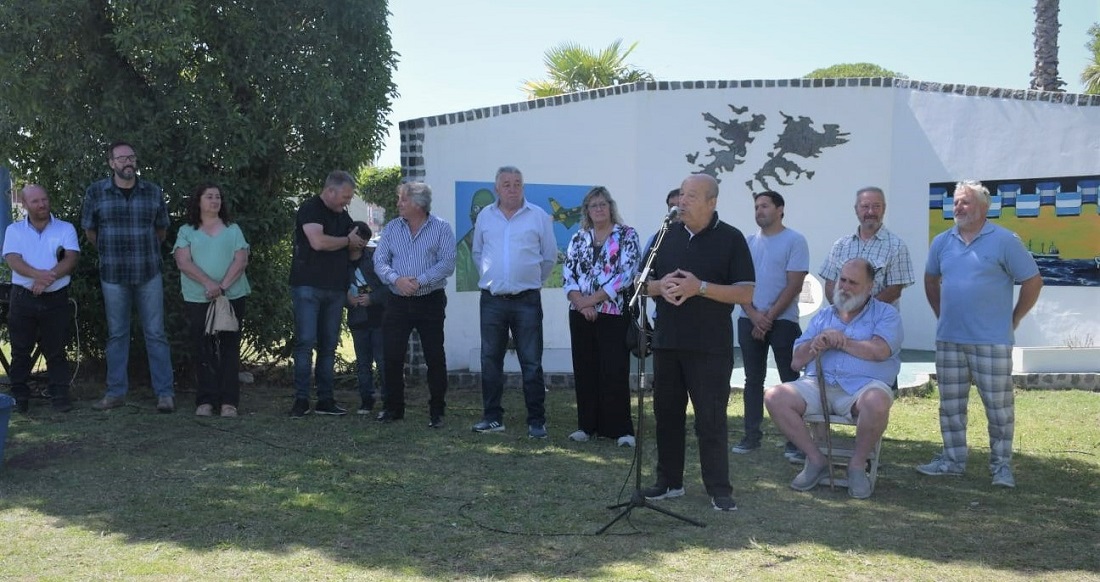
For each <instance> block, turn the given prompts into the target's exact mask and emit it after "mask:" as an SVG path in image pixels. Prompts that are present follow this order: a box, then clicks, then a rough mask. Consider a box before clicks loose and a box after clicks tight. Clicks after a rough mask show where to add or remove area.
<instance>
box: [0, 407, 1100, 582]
mask: <svg viewBox="0 0 1100 582" xmlns="http://www.w3.org/2000/svg"><path fill="white" fill-rule="evenodd" d="M286 392H287V390H285V389H263V388H258V389H257V388H253V389H250V391H249V392H248V393H247V394H246V396H245V401H244V402H243V405H242V408H241V409H242V412H245V413H246V416H245V417H243V418H240V419H237V420H222V419H218V418H211V419H198V418H195V417H194V416H191V415H190V414H188V408H187V407H186V406H181V412H179V413H177V414H175V415H158V414H156V413H155V412H154V411H153V403H152V401H151V400H147V401H143V402H138V403H136V404H134V405H130V406H127V407H125V408H122V409H117V410H113V411H110V412H107V413H99V412H95V411H92V410H90V409H88V408H87V404H88V403H83V404H84V406H82V407H81V408H80V409H78V410H77V411H74V412H73V413H70V414H68V415H51V414H50V413H49V412H46V411H44V410H42V411H40V409H36V410H35V411H34V412H32V414H31V415H30V416H28V417H18V418H16V419H14V420H13V423H12V426H11V431H10V433H9V439H8V460H7V464H6V466H5V468H4V469H3V471H2V473H0V487H2V495H0V512H2V511H3V510H6V509H8V508H15V507H23V508H27V509H31V510H34V511H37V512H41V513H43V514H46V515H48V516H52V517H54V518H57V519H59V520H61V522H62V524H60V525H64V526H75V527H77V528H80V529H83V530H86V531H88V532H94V533H102V534H104V535H105V536H106V534H113V535H114V536H120V537H121V538H122V539H124V540H125V541H126V542H127V543H137V542H145V541H156V542H165V543H172V544H176V545H178V546H179V547H182V548H185V549H190V550H194V551H197V552H200V553H203V552H209V551H224V550H226V549H230V550H240V551H249V552H265V553H268V554H270V555H271V556H272V559H281V558H282V557H284V556H286V555H287V554H288V553H293V552H296V551H298V550H301V549H311V550H314V551H317V552H320V553H322V554H324V555H325V556H327V557H328V558H329V559H331V560H334V561H337V562H341V563H345V564H348V565H350V566H353V567H356V568H365V569H380V570H383V571H388V572H394V573H402V574H404V575H414V576H427V577H439V578H453V577H456V576H457V577H514V576H520V577H523V576H529V577H536V578H544V577H553V576H577V577H597V578H605V577H614V576H617V575H618V576H623V577H625V578H636V577H639V576H642V575H643V574H645V573H646V572H650V571H652V570H655V569H658V568H667V567H668V563H669V561H670V560H673V561H674V560H676V559H677V558H676V555H677V554H681V553H683V554H685V555H688V556H690V555H693V552H694V551H695V550H706V551H708V553H707V554H706V555H707V556H708V557H706V558H700V559H707V560H710V559H713V551H716V550H717V551H721V552H722V555H729V556H731V559H730V560H729V561H728V564H729V569H728V572H729V573H730V574H731V575H734V574H736V573H737V572H738V571H740V572H741V573H744V574H746V575H748V574H751V572H752V568H758V567H769V566H770V567H776V566H780V567H784V568H790V567H794V566H797V565H798V564H799V563H802V564H814V563H817V562H820V561H821V560H822V556H821V551H822V549H823V548H824V549H826V550H828V552H829V553H828V554H827V556H828V557H827V558H826V562H828V561H830V560H832V561H836V562H837V563H838V564H840V565H841V566H842V567H843V568H844V569H847V568H849V567H850V568H859V567H862V566H863V565H865V564H866V561H867V560H872V561H876V562H877V561H881V560H883V559H885V560H887V562H886V564H887V568H886V570H884V571H885V572H890V571H891V570H890V568H891V567H893V568H897V569H896V570H894V571H893V572H894V574H893V576H903V575H905V573H906V568H907V567H910V566H911V564H912V562H907V561H906V560H905V559H906V558H912V559H916V560H921V561H925V562H930V563H945V564H951V563H957V564H965V565H969V566H973V565H975V564H980V565H981V566H983V567H987V568H993V569H1003V570H1010V571H1015V572H1018V573H1033V572H1050V573H1057V572H1068V571H1089V572H1096V571H1100V557H1098V553H1097V552H1096V546H1095V544H1096V542H1095V539H1096V532H1097V531H1100V527H1098V526H1100V501H1098V500H1100V489H1098V485H1097V482H1098V481H1100V479H1098V477H1100V471H1098V464H1097V462H1096V459H1095V458H1094V457H1093V458H1077V457H1075V456H1073V455H1067V454H1029V453H1020V454H1017V456H1016V470H1017V481H1018V483H1019V485H1020V487H1019V488H1018V489H1016V490H1010V491H1005V490H1000V489H994V488H993V487H991V486H990V483H989V477H988V472H987V471H986V470H985V464H986V463H987V462H988V456H983V455H982V453H981V450H978V451H975V452H974V453H973V454H972V457H971V461H970V468H969V470H968V471H967V474H966V475H965V476H963V477H958V478H946V477H945V478H931V477H924V476H921V475H919V474H917V473H916V472H915V471H914V470H913V468H912V467H913V466H914V465H915V464H917V463H919V462H924V461H927V458H928V457H929V456H930V455H931V454H932V453H933V452H935V451H936V450H937V449H938V447H939V440H938V432H935V431H936V429H935V427H934V426H931V425H932V424H933V423H934V422H935V421H934V416H927V417H926V418H922V419H921V420H920V421H919V422H920V423H921V424H924V425H929V426H927V427H923V426H922V428H921V430H918V431H916V433H915V434H916V435H917V436H908V435H909V433H910V432H912V431H909V430H907V429H906V428H905V427H902V429H901V430H900V431H899V432H902V433H904V434H906V436H904V437H900V438H898V437H895V438H893V439H891V440H888V442H887V443H885V444H884V446H883V457H884V462H883V464H882V467H881V469H880V471H881V472H880V478H879V482H878V485H877V488H876V491H875V495H874V497H873V498H872V499H871V500H870V501H854V500H850V499H849V498H848V497H847V494H846V492H845V491H843V490H836V491H830V490H829V489H828V488H827V487H824V488H818V489H817V490H815V491H813V492H810V493H797V492H794V491H791V490H790V489H789V488H788V487H787V483H788V482H789V480H790V479H791V478H793V477H794V475H795V473H797V471H798V468H796V467H793V466H791V465H789V464H787V463H786V462H785V461H784V460H783V459H782V457H781V450H782V449H781V448H779V447H780V446H781V442H782V439H781V438H780V437H779V436H778V435H776V434H769V435H767V439H766V444H765V447H764V448H763V449H761V450H759V451H756V452H754V453H753V454H750V455H744V456H734V457H733V458H732V459H731V476H732V481H733V485H734V493H735V498H736V499H737V501H738V503H739V505H740V506H741V508H740V510H739V511H738V512H735V513H732V514H724V513H719V512H715V511H713V510H711V509H710V505H709V500H708V499H707V497H706V495H705V492H704V491H703V489H702V485H701V483H700V478H699V469H698V464H697V451H696V449H695V448H694V439H693V438H689V439H688V442H689V448H690V450H689V452H688V460H689V464H688V467H687V471H686V475H685V479H686V487H687V488H688V495H687V496H685V497H684V498H681V499H677V500H670V501H665V502H661V503H664V504H666V506H667V507H668V508H670V509H672V510H674V511H676V512H679V513H682V514H684V515H686V516H688V517H692V518H695V519H698V520H701V521H703V522H704V523H706V524H708V527H707V528H705V529H699V528H695V527H692V526H690V525H687V524H684V523H681V522H679V521H676V520H673V519H670V518H668V517H666V516H663V515H660V514H659V513H657V512H650V511H647V510H637V511H635V512H634V513H633V514H632V515H631V517H630V518H629V519H628V520H624V521H623V522H620V523H619V524H616V526H615V527H614V528H613V529H612V530H611V532H610V533H611V534H612V535H609V536H603V537H592V534H593V532H595V531H596V530H597V529H599V528H600V527H601V526H602V525H604V524H606V523H607V522H608V521H610V520H611V519H612V518H613V517H614V516H615V515H617V512H615V511H610V510H608V509H607V508H606V506H607V505H609V504H611V503H615V502H617V501H620V500H624V499H626V498H628V497H629V494H630V491H631V490H632V488H633V483H634V480H633V477H630V476H629V475H628V472H629V469H630V466H631V462H632V459H633V454H632V451H631V450H630V449H621V448H618V447H616V446H614V442H613V441H608V440H606V439H600V440H598V441H595V442H590V443H583V444H582V443H572V442H569V441H568V440H567V439H566V435H568V434H569V432H571V431H572V430H573V429H574V427H573V423H574V419H575V411H574V409H573V407H572V405H573V397H572V394H568V393H564V392H554V393H551V394H549V395H548V399H547V405H548V409H549V413H550V415H549V417H550V421H551V424H550V427H549V428H550V431H551V438H550V439H548V440H546V441H536V440H529V439H527V438H526V430H525V427H523V426H522V422H521V420H520V419H521V418H522V417H523V413H522V409H523V406H522V396H521V395H520V394H519V393H518V391H509V393H508V394H507V395H506V399H505V406H506V407H507V408H508V414H507V416H506V422H507V423H510V424H509V428H508V431H507V432H505V433H502V434H490V435H478V434H474V433H471V432H470V431H469V426H470V425H471V424H472V423H473V422H475V421H476V420H477V419H478V418H479V416H480V394H478V393H474V392H454V393H452V394H450V395H449V396H448V399H449V403H450V406H451V407H450V409H449V413H448V417H447V426H446V427H445V428H443V429H442V430H430V429H428V428H427V416H426V412H425V409H426V405H425V404H424V402H423V401H422V400H421V401H413V402H411V403H410V405H409V409H408V413H407V415H406V420H404V421H402V422H398V423H394V424H390V425H380V424H378V423H376V422H374V421H373V420H370V418H369V417H362V416H355V415H349V416H348V417H345V418H332V417H327V418H325V417H312V416H310V417H307V418H305V419H302V420H293V421H292V420H289V419H287V418H286V417H285V410H286V409H287V408H289V404H290V400H289V399H288V398H286V397H285V394H286ZM420 392H423V390H420V389H412V390H410V393H411V394H419V393H420ZM339 395H340V396H343V397H344V399H345V402H348V403H351V402H352V394H351V393H342V394H339ZM919 400H928V401H929V402H931V404H929V403H923V402H922V403H919V404H918V406H917V408H918V410H916V411H915V412H913V411H911V413H912V414H926V415H934V412H929V411H934V408H935V404H934V400H933V399H919ZM740 408H741V402H740V400H739V399H734V400H733V401H732V402H731V406H730V411H731V417H730V427H731V430H732V431H733V432H736V429H737V428H739V427H740V424H741V418H740V415H739V413H740ZM899 416H900V418H898V419H896V420H895V423H900V424H917V422H915V421H912V420H910V419H908V418H906V417H905V416H904V415H899ZM972 417H973V415H972ZM972 422H973V418H972ZM511 423H515V424H514V425H513V424H511ZM652 427H653V424H652V417H651V416H650V417H648V418H647V431H649V432H650V434H651V431H652ZM1090 430H1091V431H1092V441H1091V442H1092V454H1095V451H1096V450H1097V444H1098V442H1100V429H1098V428H1097V427H1096V426H1093V427H1091V429H1090ZM891 431H894V428H893V427H892V428H891ZM921 431H924V432H923V433H922V432H921ZM983 433H984V428H983V429H980V430H979V429H978V428H977V427H972V429H971V440H972V444H974V439H975V437H978V438H979V439H981V438H982V437H983V436H984V435H983ZM888 434H893V432H891V433H888ZM646 436H647V437H648V436H649V435H646ZM736 436H737V435H736V434H735V435H733V436H731V442H736ZM644 452H645V457H646V460H645V466H644V467H643V468H642V469H643V471H644V475H645V476H646V477H647V479H646V480H644V484H648V483H649V478H650V477H651V476H652V471H653V466H654V463H655V451H654V448H653V446H652V439H649V438H647V440H646V445H645V449H644ZM111 539H114V538H113V537H105V539H104V541H103V542H102V543H103V544H110V543H117V542H111V541H108V540H111ZM119 551H121V552H123V553H125V548H123V549H122V550H119ZM853 553H855V554H856V557H854V558H853V557H852V554H853ZM882 556H898V557H899V560H900V561H892V559H891V558H883V557H882ZM792 565H793V566H792ZM675 570H676V567H675V566H673V571H675ZM827 571H828V570H827ZM686 572H687V574H686V575H689V576H691V577H697V576H699V575H703V576H705V574H704V573H705V572H706V570H701V571H700V570H691V569H688V570H686ZM643 577H644V576H643ZM933 577H937V575H936V574H934V573H933ZM939 577H943V576H939Z"/></svg>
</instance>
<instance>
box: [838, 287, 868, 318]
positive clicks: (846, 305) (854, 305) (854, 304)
mask: <svg viewBox="0 0 1100 582" xmlns="http://www.w3.org/2000/svg"><path fill="white" fill-rule="evenodd" d="M870 296H871V295H870V293H868V294H866V295H863V294H859V295H848V294H847V293H845V292H844V290H843V289H840V288H839V287H838V288H836V289H834V290H833V305H835V306H836V308H837V310H838V311H843V312H845V313H850V312H852V311H855V310H857V309H859V308H860V307H862V306H863V304H864V303H866V302H867V299H868V298H870Z"/></svg>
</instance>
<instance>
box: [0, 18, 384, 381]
mask: <svg viewBox="0 0 1100 582" xmlns="http://www.w3.org/2000/svg"><path fill="white" fill-rule="evenodd" d="M386 15H387V11H386V2H385V0H265V1H261V0H211V1H198V0H177V1H175V2H146V1H143V0H51V1H50V2H3V3H0V72H2V75H3V76H2V77H0V135H3V136H5V139H4V141H3V143H2V144H0V160H8V161H10V163H11V164H13V166H14V168H15V171H14V172H13V173H14V174H15V175H16V176H17V180H20V181H34V182H38V183H41V184H43V185H45V186H46V187H47V188H48V189H49V191H50V192H51V194H52V201H53V207H54V210H55V212H56V214H58V215H59V216H61V217H63V218H66V219H68V220H70V221H73V222H74V223H78V222H79V218H80V216H79V212H80V203H81V199H82V196H83V191H84V188H85V187H86V186H87V185H88V184H89V183H90V182H92V181H93V180H96V179H99V178H102V177H103V176H105V175H107V163H106V157H107V155H106V152H105V147H106V145H107V144H108V143H109V142H111V141H114V140H117V139H122V140H126V141H129V142H131V143H132V144H134V147H135V149H136V150H137V153H138V155H139V156H140V166H141V167H142V168H143V172H142V177H143V178H145V179H149V180H152V181H154V182H157V183H159V184H160V185H161V186H163V187H164V190H165V195H166V198H167V200H168V204H169V210H170V212H171V213H172V215H173V227H172V228H171V229H170V230H169V243H171V242H173V241H174V240H175V231H176V230H177V229H178V227H179V225H180V223H181V222H182V219H183V216H184V214H185V212H184V206H185V199H186V198H187V197H188V196H189V195H190V193H191V190H192V189H193V188H194V187H195V186H196V185H197V184H199V183H200V182H202V181H206V180H214V181H216V182H219V183H220V184H221V185H222V190H223V194H224V195H225V196H226V198H227V201H228V203H229V205H230V208H231V210H232V211H233V213H234V214H235V215H236V219H237V222H238V223H239V224H240V225H241V228H242V229H243V231H244V233H245V236H246V238H247V239H248V241H249V243H250V244H251V247H252V260H251V264H250V265H249V268H248V276H249V279H250V281H251V283H252V287H253V294H252V296H251V297H250V299H249V306H248V314H247V317H246V326H245V328H244V333H245V336H246V342H247V344H250V345H251V346H252V347H253V348H254V349H255V351H254V352H252V353H251V354H250V355H251V356H252V357H253V358H263V357H267V356H272V357H275V358H279V357H285V356H286V355H287V354H288V352H289V350H288V349H287V346H286V344H287V342H288V340H289V338H290V337H291V335H292V334H291V328H292V318H291V313H290V300H289V293H288V288H287V274H288V271H289V263H290V254H291V250H290V245H291V243H290V236H291V232H292V229H293V224H294V222H293V215H294V210H295V207H296V206H297V201H298V200H299V199H300V198H301V197H302V196H306V195H311V194H313V193H316V192H318V191H319V189H320V187H321V185H322V183H323V180H324V179H325V176H326V174H327V173H328V172H329V171H330V170H332V169H333V168H355V167H358V166H359V165H360V163H361V162H362V160H365V159H371V158H372V157H374V153H375V152H376V151H377V150H378V149H379V148H380V145H381V143H382V139H383V133H384V130H385V116H386V114H387V112H388V111H389V109H390V99H391V98H392V97H393V96H394V95H395V90H394V85H393V83H392V81H391V71H392V69H393V67H394V63H395V54H394V52H393V50H392V48H391V45H390V35H389V30H388V28H387V25H386ZM169 250H170V244H168V245H165V247H164V258H165V266H166V268H165V297H166V305H167V308H168V314H167V315H168V328H169V335H170V337H171V339H172V341H173V352H174V353H175V356H176V358H175V359H176V361H177V362H179V361H182V360H184V359H185V358H186V355H187V350H186V349H185V348H184V346H185V345H186V344H185V343H184V342H185V338H184V330H185V329H186V328H185V326H184V325H182V321H183V319H182V313H181V309H180V307H181V303H182V301H181V299H180V295H179V288H178V287H179V276H178V271H176V269H175V264H174V262H173V260H172V258H171V255H170V253H169ZM82 251H83V252H82V258H81V263H80V267H79V268H78V272H77V273H76V274H75V277H74V284H73V293H74V295H75V296H76V297H77V300H78V301H79V304H80V306H81V318H80V322H81V330H80V332H81V337H82V339H83V340H84V341H83V343H82V348H83V349H84V350H85V352H86V355H89V356H93V357H96V356H101V355H102V351H103V346H104V344H105V331H104V327H105V326H104V325H103V322H104V317H103V308H102V298H101V293H100V289H99V285H98V271H97V267H96V263H97V261H96V256H95V250H94V249H93V248H91V247H90V246H89V245H87V243H86V241H83V243H82ZM135 335H137V338H135V339H139V340H140V334H135ZM138 343H139V345H143V344H144V342H140V341H139V342H138ZM142 361H143V358H134V359H132V360H131V362H133V363H135V364H137V363H139V362H142Z"/></svg>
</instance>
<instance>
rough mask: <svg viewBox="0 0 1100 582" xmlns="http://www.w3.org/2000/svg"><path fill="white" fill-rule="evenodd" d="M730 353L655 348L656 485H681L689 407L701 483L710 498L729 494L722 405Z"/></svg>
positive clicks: (727, 388) (726, 400) (727, 390)
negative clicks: (692, 419) (693, 410)
mask: <svg viewBox="0 0 1100 582" xmlns="http://www.w3.org/2000/svg"><path fill="white" fill-rule="evenodd" d="M732 372H733V354H732V353H731V354H728V355H726V354H706V353H701V352H692V351H685V350H661V349H658V350H653V416H654V418H655V420H656V425H657V478H656V484H657V485H660V486H665V487H681V486H683V483H684V447H685V445H686V444H687V436H686V430H685V429H686V424H687V403H688V398H691V404H692V407H693V408H694V409H695V437H696V438H697V439H698V440H699V464H700V465H701V466H702V472H703V485H704V486H705V487H706V489H707V493H708V494H709V495H711V496H712V497H720V496H728V495H730V494H731V493H732V492H733V487H731V486H730V478H729V455H728V453H727V448H726V446H727V444H728V441H729V435H728V434H727V433H726V407H727V406H728V405H729V401H730V374H731V373H732Z"/></svg>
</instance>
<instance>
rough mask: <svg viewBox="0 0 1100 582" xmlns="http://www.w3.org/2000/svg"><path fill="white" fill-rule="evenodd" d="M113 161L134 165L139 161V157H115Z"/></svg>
mask: <svg viewBox="0 0 1100 582" xmlns="http://www.w3.org/2000/svg"><path fill="white" fill-rule="evenodd" d="M113 159H114V160H115V161H116V162H130V163H131V164H132V163H134V162H136V161H137V156H136V155H135V154H130V155H128V156H115V157H114V158H113Z"/></svg>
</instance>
